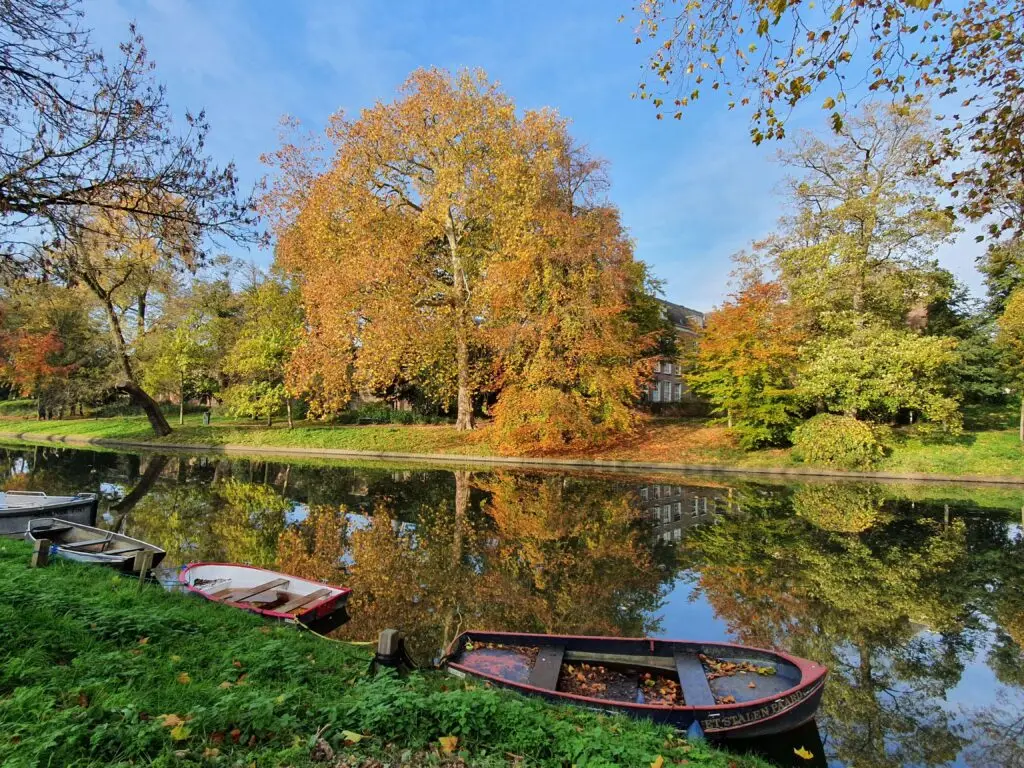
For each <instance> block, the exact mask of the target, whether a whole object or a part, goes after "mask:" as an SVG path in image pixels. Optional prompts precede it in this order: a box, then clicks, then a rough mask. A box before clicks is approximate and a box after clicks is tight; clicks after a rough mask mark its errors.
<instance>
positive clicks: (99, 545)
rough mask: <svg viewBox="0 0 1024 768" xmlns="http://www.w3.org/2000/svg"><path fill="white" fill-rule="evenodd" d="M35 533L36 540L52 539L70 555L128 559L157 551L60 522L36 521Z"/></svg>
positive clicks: (33, 522)
mask: <svg viewBox="0 0 1024 768" xmlns="http://www.w3.org/2000/svg"><path fill="white" fill-rule="evenodd" d="M31 530H32V535H33V536H36V537H37V538H46V539H49V540H50V541H52V542H53V543H54V544H56V545H57V546H59V547H60V548H61V549H64V550H67V551H69V552H80V553H83V554H91V555H110V556H122V555H123V556H125V557H127V556H129V555H135V554H137V553H139V552H144V551H146V550H155V549H156V548H155V547H152V546H148V545H145V544H143V543H142V542H136V541H134V540H131V539H127V538H126V537H124V536H118V535H117V534H115V533H114V532H113V531H102V530H100V529H98V528H93V529H91V530H90V529H88V528H81V527H79V526H76V525H69V524H68V523H67V522H65V521H63V520H57V519H43V520H34V521H32V524H31Z"/></svg>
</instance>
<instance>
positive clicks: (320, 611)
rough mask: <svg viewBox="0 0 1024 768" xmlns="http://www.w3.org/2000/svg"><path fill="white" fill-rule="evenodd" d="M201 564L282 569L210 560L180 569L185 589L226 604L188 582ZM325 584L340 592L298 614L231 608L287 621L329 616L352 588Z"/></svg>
mask: <svg viewBox="0 0 1024 768" xmlns="http://www.w3.org/2000/svg"><path fill="white" fill-rule="evenodd" d="M201 565H219V566H224V567H228V568H248V569H249V570H252V571H262V572H263V573H280V571H271V570H269V569H268V568H260V567H259V566H257V565H243V564H241V563H209V562H201V563H189V564H188V565H185V566H183V567H182V568H181V570H180V571H178V582H179V583H180V584H181V585H182V586H184V587H185V589H187V590H188V591H189V592H194V593H195V594H197V595H199V596H200V597H202V598H205V599H206V600H209V601H211V602H214V603H224V604H227V601H225V600H224V599H223V598H216V597H213V596H212V595H208V594H207V593H206V592H203V591H202V590H201V589H196V588H195V587H193V586H192V585H191V584H189V583H188V579H187V577H186V574H187V573H188V572H189V570H190V569H192V568H198V567H199V566H201ZM281 575H282V576H291V577H292V578H293V579H299V580H301V581H308V582H311V583H319V582H314V581H313V579H303V578H302V577H301V576H293V575H292V574H290V573H285V574H281ZM324 586H325V587H327V588H328V589H336V590H338V594H335V595H328V596H327V597H324V598H321V599H320V600H317V601H316V602H314V603H313V604H312V605H309V606H305V607H304V609H303V611H302V613H298V614H295V613H282V612H281V611H275V610H272V609H269V608H256V607H248V606H246V605H245V604H243V603H234V604H230V605H229V607H231V608H241V609H242V610H243V611H249V612H251V613H258V614H260V615H261V616H270V617H272V618H275V619H285V620H287V621H301V620H302V619H304V618H306V617H307V616H309V614H311V613H316V618H323V617H324V616H327V615H328V614H331V613H333V612H334V606H335V605H336V604H337V603H338V601H339V600H341V599H342V598H347V597H348V596H349V595H350V594H352V589H351V588H350V587H338V586H335V585H334V584H324Z"/></svg>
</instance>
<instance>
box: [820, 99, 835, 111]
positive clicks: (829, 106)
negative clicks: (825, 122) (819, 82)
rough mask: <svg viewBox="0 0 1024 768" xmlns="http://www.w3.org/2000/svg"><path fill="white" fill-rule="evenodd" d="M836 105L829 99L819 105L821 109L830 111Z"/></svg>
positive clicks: (833, 100)
mask: <svg viewBox="0 0 1024 768" xmlns="http://www.w3.org/2000/svg"><path fill="white" fill-rule="evenodd" d="M835 105H836V100H835V99H833V98H831V97H829V98H827V99H825V103H824V104H822V105H821V108H822V109H832V108H833V107H834V106H835Z"/></svg>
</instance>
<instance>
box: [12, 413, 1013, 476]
mask: <svg viewBox="0 0 1024 768" xmlns="http://www.w3.org/2000/svg"><path fill="white" fill-rule="evenodd" d="M974 424H975V428H973V429H971V428H969V429H967V430H965V431H964V433H963V434H961V435H959V436H957V437H953V438H947V439H945V440H937V439H925V438H922V437H920V436H917V435H915V434H914V433H912V432H903V433H900V432H897V434H896V444H895V446H894V449H893V451H892V453H891V455H889V456H888V457H887V458H886V459H885V460H884V461H883V462H882V463H881V464H880V465H879V466H878V467H877V469H879V470H883V471H888V472H913V473H930V474H945V475H960V476H974V477H986V476H989V477H992V476H1015V475H1020V476H1024V450H1022V448H1021V445H1020V443H1019V442H1018V439H1017V433H1016V430H1015V429H1014V428H1013V427H1012V426H1011V425H1010V424H1009V417H1006V418H1005V419H1004V418H1002V416H1001V415H1000V414H995V417H993V415H992V414H989V415H988V417H987V418H986V419H984V420H981V419H979V420H977V421H976V422H975V423H974ZM0 432H3V433H33V434H39V435H52V436H73V437H78V438H83V439H108V440H130V441H144V442H147V443H152V444H154V445H160V444H162V443H163V444H186V445H197V446H204V445H235V446H254V447H256V446H258V447H263V448H266V447H270V448H274V447H277V448H286V449H291V448H309V449H341V450H352V451H367V452H384V451H386V452H400V453H432V454H444V455H450V456H460V455H475V456H496V455H498V449H497V446H496V445H495V444H494V442H493V440H492V436H491V431H490V430H489V429H488V428H487V427H486V426H484V427H483V428H481V429H478V430H476V431H474V432H472V433H468V434H467V433H463V432H457V431H456V430H455V429H454V427H451V426H447V425H443V426H425V425H409V426H405V425H394V424H384V425H363V426H352V425H331V424H323V423H319V422H300V423H298V424H297V425H296V427H295V428H294V429H291V430H289V429H288V428H287V426H286V425H284V424H280V425H275V426H274V427H271V428H268V427H266V426H264V425H262V424H254V423H253V422H249V421H240V420H228V419H218V418H215V419H214V421H213V423H212V424H211V425H210V426H204V425H203V424H202V421H201V418H200V416H199V415H198V414H193V415H188V416H186V418H185V424H184V426H180V427H176V428H175V430H174V432H173V433H172V434H171V435H169V436H168V437H165V438H158V437H155V436H154V435H153V433H152V430H151V429H150V428H149V424H148V422H147V421H146V419H145V418H144V417H142V416H122V417H112V418H103V419H68V420H55V421H37V420H34V419H17V418H2V417H0ZM575 457H580V458H589V459H610V460H616V461H634V462H637V461H640V462H665V463H674V464H705V465H719V466H732V467H739V468H744V467H746V468H765V467H780V468H794V467H802V466H807V465H805V464H801V463H800V462H798V461H796V460H795V459H794V458H793V457H792V454H791V452H790V451H789V450H788V449H773V450H762V451H753V452H745V451H742V450H740V449H739V448H738V447H737V446H736V445H735V443H734V441H733V440H732V438H731V437H730V434H729V431H728V430H727V429H725V428H724V427H722V426H718V425H713V424H709V423H707V422H704V421H701V420H697V419H652V420H651V421H650V422H649V423H648V425H647V428H646V429H645V430H644V431H643V433H642V434H640V435H639V436H638V437H636V438H633V439H631V440H628V441H624V442H622V443H620V444H618V445H615V446H612V447H609V448H603V449H600V450H592V451H587V452H585V453H583V454H575V455H573V456H568V458H575ZM561 458H566V456H561Z"/></svg>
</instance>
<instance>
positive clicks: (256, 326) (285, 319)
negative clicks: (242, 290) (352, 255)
mask: <svg viewBox="0 0 1024 768" xmlns="http://www.w3.org/2000/svg"><path fill="white" fill-rule="evenodd" d="M302 330H303V313H302V306H301V305H300V303H299V294H298V291H296V290H294V289H292V288H291V287H290V286H288V285H286V284H284V283H283V282H281V281H279V280H276V279H269V280H265V281H264V282H262V283H260V284H258V285H255V286H253V287H251V288H250V289H249V291H248V292H247V294H246V296H245V297H244V299H243V304H242V318H241V324H240V326H239V328H238V338H237V340H236V341H235V343H234V345H233V346H232V347H231V349H230V350H229V351H228V353H227V358H226V359H225V361H224V371H225V373H226V374H227V375H228V376H229V377H230V378H231V381H232V382H233V383H232V384H231V385H230V387H229V388H228V389H227V390H225V393H224V397H225V400H226V402H227V404H228V408H229V409H230V410H231V411H232V412H234V413H237V414H239V415H246V416H252V417H253V418H264V419H266V420H267V424H268V426H269V425H271V424H272V423H273V418H274V414H275V413H278V412H279V411H280V410H281V409H282V408H284V409H285V411H286V412H287V414H288V426H289V427H291V426H292V407H291V398H290V397H289V394H288V389H287V387H286V384H285V370H286V367H287V365H288V363H289V361H290V359H291V356H292V354H293V352H294V351H295V348H296V346H297V345H298V343H299V339H300V338H301V334H302Z"/></svg>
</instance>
